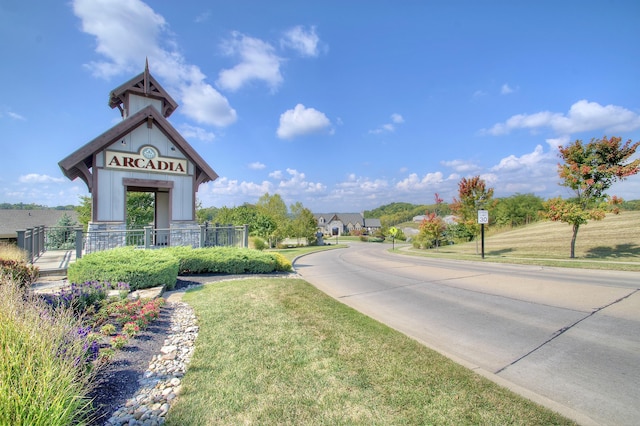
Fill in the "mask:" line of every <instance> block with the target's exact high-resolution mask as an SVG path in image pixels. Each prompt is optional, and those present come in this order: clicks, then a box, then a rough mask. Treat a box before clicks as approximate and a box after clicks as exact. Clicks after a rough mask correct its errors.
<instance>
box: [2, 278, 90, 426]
mask: <svg viewBox="0 0 640 426" xmlns="http://www.w3.org/2000/svg"><path fill="white" fill-rule="evenodd" d="M94 339H95V337H94V336H93V335H92V333H90V332H89V331H88V330H87V328H86V327H84V326H83V324H82V322H81V321H80V319H79V318H78V317H77V316H76V315H75V314H74V312H73V310H72V309H70V308H66V307H64V306H57V307H53V306H51V305H49V304H47V303H45V302H44V301H43V300H41V299H38V298H36V297H35V296H30V295H29V294H28V293H26V292H25V291H24V290H23V289H21V288H20V286H19V285H18V284H17V283H15V282H13V281H12V280H6V279H3V280H2V282H1V283H0V359H1V360H2V362H0V424H1V425H35V426H37V425H47V426H51V425H70V424H77V425H82V424H91V418H90V412H91V401H90V400H89V399H87V398H86V395H87V394H88V392H89V390H90V388H91V379H92V371H91V370H88V369H87V362H88V361H91V359H90V358H92V357H94V356H97V348H96V347H95V340H94Z"/></svg>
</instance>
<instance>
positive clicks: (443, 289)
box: [294, 243, 640, 425]
mask: <svg viewBox="0 0 640 426" xmlns="http://www.w3.org/2000/svg"><path fill="white" fill-rule="evenodd" d="M388 248H389V247H388V246H386V245H381V244H374V243H368V244H359V243H354V244H352V245H351V247H349V248H348V249H339V250H329V251H324V252H318V253H314V254H310V255H307V256H304V257H301V258H299V259H298V260H297V261H296V262H295V265H294V266H295V268H296V271H297V272H298V273H299V274H300V275H301V276H302V277H303V278H304V279H305V280H306V281H308V282H309V283H311V284H313V285H314V286H316V287H317V288H319V289H320V290H322V291H324V292H325V293H327V294H328V295H330V296H332V297H335V298H336V299H338V300H340V301H341V302H343V303H345V304H347V305H349V306H351V307H353V308H355V309H357V310H359V311H361V312H363V313H364V314H366V315H368V316H370V317H372V318H375V319H377V320H379V321H381V322H383V323H385V324H387V325H389V326H390V327H393V328H395V329H397V330H399V331H401V332H403V333H405V334H407V335H408V336H411V337H413V338H415V339H417V340H419V341H421V342H423V343H424V344H425V345H427V346H429V347H431V348H433V349H436V350H437V351H439V352H441V353H443V354H445V355H447V356H448V357H450V358H451V359H453V360H455V361H457V362H459V363H461V364H463V365H465V366H466V367H468V368H471V369H473V370H475V371H476V372H478V373H479V374H482V375H484V376H486V377H489V378H490V379H492V380H494V381H496V382H498V383H500V384H502V385H505V386H507V387H509V388H511V389H513V390H515V391H516V392H518V393H520V394H522V395H524V396H526V397H528V398H530V399H533V400H534V401H536V402H539V403H541V404H543V405H546V406H548V407H550V408H552V409H554V410H556V411H559V412H561V413H563V414H565V415H567V416H569V417H571V418H573V419H575V420H577V421H578V422H579V423H581V424H602V425H637V424H640V274H638V273H637V272H613V271H595V270H579V269H567V268H551V267H540V266H520V265H505V264H495V263H487V262H464V261H449V260H439V259H427V258H420V257H414V256H406V255H399V254H393V253H389V252H388V251H387V250H388Z"/></svg>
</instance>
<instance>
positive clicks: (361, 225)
mask: <svg viewBox="0 0 640 426" xmlns="http://www.w3.org/2000/svg"><path fill="white" fill-rule="evenodd" d="M313 216H314V217H315V218H316V220H317V222H318V231H319V232H322V233H323V234H325V235H342V234H344V233H347V232H352V231H357V232H366V233H372V232H375V231H376V230H378V229H380V228H381V227H382V224H381V223H380V219H365V218H364V215H363V214H362V213H314V215H313Z"/></svg>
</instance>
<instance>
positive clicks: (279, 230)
mask: <svg viewBox="0 0 640 426" xmlns="http://www.w3.org/2000/svg"><path fill="white" fill-rule="evenodd" d="M256 207H258V210H259V211H261V212H263V213H264V214H266V215H267V216H269V217H271V218H272V219H273V221H274V222H275V224H276V226H275V228H274V229H273V230H272V232H271V234H269V236H268V237H269V240H270V244H271V246H272V247H273V246H275V245H276V244H277V241H278V240H281V239H283V238H286V237H287V234H288V231H289V221H290V219H289V212H288V210H287V205H286V204H285V203H284V201H283V200H282V197H281V196H280V194H273V195H269V193H268V192H266V193H265V194H264V195H262V196H261V197H260V198H259V199H258V202H257V203H256Z"/></svg>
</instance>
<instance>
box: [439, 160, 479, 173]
mask: <svg viewBox="0 0 640 426" xmlns="http://www.w3.org/2000/svg"><path fill="white" fill-rule="evenodd" d="M440 164H442V165H443V166H446V167H450V168H452V169H453V170H455V171H456V172H459V173H473V172H475V171H477V170H480V166H478V165H477V164H474V163H471V162H468V161H463V160H451V161H441V162H440Z"/></svg>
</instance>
